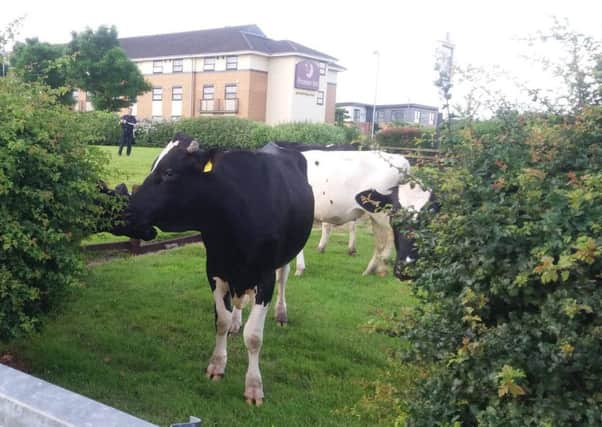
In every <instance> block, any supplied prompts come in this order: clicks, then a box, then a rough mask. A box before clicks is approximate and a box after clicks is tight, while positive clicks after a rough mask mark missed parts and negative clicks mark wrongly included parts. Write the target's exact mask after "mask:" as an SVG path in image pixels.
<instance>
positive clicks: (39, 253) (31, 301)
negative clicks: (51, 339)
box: [0, 77, 102, 340]
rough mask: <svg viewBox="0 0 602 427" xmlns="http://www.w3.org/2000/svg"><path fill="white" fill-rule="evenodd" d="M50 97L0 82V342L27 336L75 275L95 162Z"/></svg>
mask: <svg viewBox="0 0 602 427" xmlns="http://www.w3.org/2000/svg"><path fill="white" fill-rule="evenodd" d="M55 95H56V92H54V91H51V90H49V89H47V88H46V87H43V86H40V85H37V84H35V83H34V84H26V83H22V82H19V81H17V80H15V79H13V78H10V77H7V78H3V79H0V117H2V120H1V121H0V339H2V340H6V339H10V338H12V337H15V336H17V335H20V334H22V333H27V332H31V331H32V330H34V329H35V327H36V325H37V324H38V316H39V314H40V313H42V312H44V311H46V310H47V309H48V308H49V307H50V306H51V305H52V303H53V302H55V301H56V299H57V297H58V296H59V295H60V294H61V291H62V290H64V289H65V288H66V286H69V285H72V284H74V283H76V280H77V274H78V273H79V272H80V271H81V267H82V264H81V260H80V256H79V242H80V239H81V238H82V236H84V235H85V234H86V233H89V232H90V231H91V230H93V229H94V228H95V227H96V226H97V218H98V217H99V216H100V213H101V212H100V207H99V206H98V205H97V204H95V200H96V198H97V195H98V189H97V187H96V184H97V182H98V177H99V176H100V175H101V174H100V170H101V166H100V165H101V164H102V159H101V158H100V157H99V156H100V154H99V153H95V152H92V151H91V149H90V148H89V147H88V146H87V145H85V143H84V142H83V136H84V130H85V129H84V128H82V123H81V122H80V121H78V116H77V115H76V113H74V112H72V111H70V110H69V109H68V108H67V107H63V106H59V105H57V104H56V96H55Z"/></svg>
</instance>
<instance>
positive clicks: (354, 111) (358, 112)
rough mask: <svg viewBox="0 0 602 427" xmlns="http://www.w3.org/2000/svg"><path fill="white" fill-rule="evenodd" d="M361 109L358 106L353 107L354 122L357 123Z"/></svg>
mask: <svg viewBox="0 0 602 427" xmlns="http://www.w3.org/2000/svg"><path fill="white" fill-rule="evenodd" d="M361 114H362V113H361V111H360V109H359V108H354V109H353V121H354V122H356V123H359V121H360V119H361Z"/></svg>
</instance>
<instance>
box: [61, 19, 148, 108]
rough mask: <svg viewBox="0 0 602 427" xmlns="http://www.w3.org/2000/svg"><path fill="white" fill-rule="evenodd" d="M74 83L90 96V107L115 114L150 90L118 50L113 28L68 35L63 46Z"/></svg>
mask: <svg viewBox="0 0 602 427" xmlns="http://www.w3.org/2000/svg"><path fill="white" fill-rule="evenodd" d="M67 53H68V54H69V55H70V57H71V76H72V79H73V82H74V84H75V85H76V86H77V87H79V88H80V89H82V90H85V91H87V92H88V93H90V95H91V101H92V104H93V105H94V108H96V109H98V110H107V111H117V110H119V109H121V108H125V107H128V106H130V105H131V104H132V103H134V102H135V100H136V97H137V96H138V95H141V94H143V93H144V92H147V91H149V90H150V89H151V86H150V85H149V84H148V83H147V82H146V81H145V80H144V77H143V76H142V74H141V73H140V71H139V70H138V67H137V66H136V64H134V63H133V62H132V61H130V60H129V58H128V57H127V55H126V54H125V52H124V51H123V49H121V48H120V47H119V41H118V40H117V29H116V28H115V27H114V26H113V27H111V28H108V27H105V26H101V27H99V28H98V30H97V31H96V32H94V31H92V30H91V29H87V30H86V31H83V32H81V33H79V34H78V33H75V32H74V33H72V40H71V42H70V43H69V45H68V46H67Z"/></svg>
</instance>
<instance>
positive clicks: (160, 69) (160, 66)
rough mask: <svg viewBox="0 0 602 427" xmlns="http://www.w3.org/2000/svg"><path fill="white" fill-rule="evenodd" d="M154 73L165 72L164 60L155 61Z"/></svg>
mask: <svg viewBox="0 0 602 427" xmlns="http://www.w3.org/2000/svg"><path fill="white" fill-rule="evenodd" d="M153 74H163V61H153Z"/></svg>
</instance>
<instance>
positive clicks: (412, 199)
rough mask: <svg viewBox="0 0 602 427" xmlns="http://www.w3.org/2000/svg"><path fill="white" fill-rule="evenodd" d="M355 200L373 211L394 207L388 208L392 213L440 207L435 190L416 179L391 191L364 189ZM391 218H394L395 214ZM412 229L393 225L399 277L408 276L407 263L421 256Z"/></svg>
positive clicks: (396, 271)
mask: <svg viewBox="0 0 602 427" xmlns="http://www.w3.org/2000/svg"><path fill="white" fill-rule="evenodd" d="M355 200H356V202H357V203H358V205H359V206H361V207H362V208H363V209H366V210H367V211H369V212H375V211H376V210H377V208H378V207H381V206H387V207H390V208H388V209H389V210H390V213H391V214H392V215H394V214H395V212H397V211H399V210H400V209H406V210H408V211H409V212H411V213H413V215H418V214H419V212H420V211H422V210H423V209H424V208H425V206H429V207H430V209H432V210H433V211H434V212H436V211H437V210H438V209H439V204H438V202H437V200H436V197H435V195H434V193H433V192H432V191H429V190H425V189H423V188H422V186H421V185H419V184H415V183H407V184H402V185H400V186H399V187H398V188H397V191H394V192H391V193H390V194H382V193H379V192H378V191H376V190H367V191H363V192H361V193H358V194H357V195H356V196H355ZM391 220H392V221H393V216H392V217H391ZM411 231H412V230H401V229H399V228H398V227H396V226H394V225H393V235H394V239H395V250H396V252H397V258H396V261H395V269H394V274H395V276H396V277H398V278H399V279H406V278H407V277H406V276H405V274H404V267H405V265H407V264H409V263H411V262H413V261H415V260H416V259H417V258H418V248H417V247H416V244H415V239H414V238H413V237H411Z"/></svg>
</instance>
